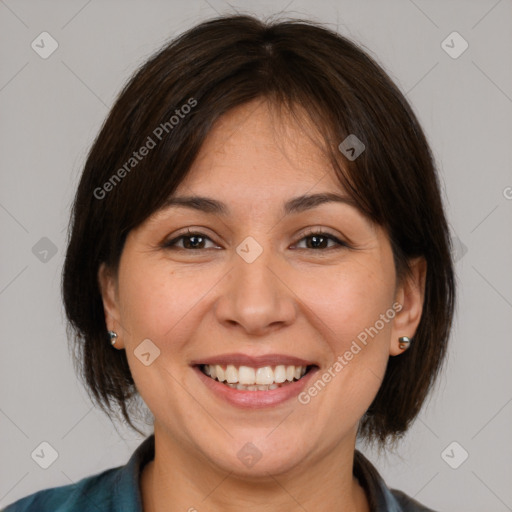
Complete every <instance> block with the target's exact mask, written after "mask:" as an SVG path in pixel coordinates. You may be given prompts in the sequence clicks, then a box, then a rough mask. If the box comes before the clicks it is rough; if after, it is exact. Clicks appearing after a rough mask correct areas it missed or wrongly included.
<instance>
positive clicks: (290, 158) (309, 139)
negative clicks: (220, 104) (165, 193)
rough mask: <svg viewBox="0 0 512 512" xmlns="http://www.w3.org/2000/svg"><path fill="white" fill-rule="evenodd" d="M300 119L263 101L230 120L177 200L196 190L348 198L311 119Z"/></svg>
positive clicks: (216, 131) (221, 124)
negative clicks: (319, 193) (317, 193)
mask: <svg viewBox="0 0 512 512" xmlns="http://www.w3.org/2000/svg"><path fill="white" fill-rule="evenodd" d="M298 115H299V117H294V116H293V115H292V114H289V113H285V112H282V113H281V112H277V111H276V110H275V109H274V108H271V106H269V104H268V103H267V102H266V101H264V100H261V99H258V100H253V101H251V102H250V103H246V104H244V105H242V106H240V107H237V108H235V109H232V110H231V111H229V112H228V113H226V114H224V115H223V116H222V117H221V118H220V119H219V120H218V121H217V122H216V123H215V125H214V126H213V128H212V130H211V131H210V132H209V134H208V136H207V137H206V139H205V141H204V143H203V145H202V147H201V149H200V151H199V153H198V155H197V157H196V159H195V161H194V163H193V165H192V166H191V169H190V171H189V173H188V174H187V176H186V177H185V179H184V180H183V181H182V182H181V183H180V185H179V186H178V188H177V189H176V191H175V194H173V195H182V194H185V193H187V194H188V193H190V192H191V191H192V190H193V191H194V192H195V193H201V192H204V193H206V192H208V193H210V194H213V193H215V194H218V195H226V194H230V195H231V194H233V195H235V196H236V194H241V193H242V192H245V193H247V190H250V191H251V192H252V193H253V194H256V195H261V198H262V199H263V198H267V199H270V197H271V196H274V195H275V194H282V195H287V196H290V195H297V194H299V193H306V192H307V191H309V190H311V189H312V188H315V187H319V186H321V189H322V191H325V190H331V191H333V192H335V191H336V192H343V189H342V187H341V184H340V183H339V180H338V178H337V177H336V174H335V172H334V169H333V168H332V165H331V164H330V162H329V161H328V159H327V157H326V156H325V155H324V154H323V152H322V145H321V138H320V136H319V134H318V131H317V130H316V128H315V127H314V126H313V125H312V123H311V121H310V120H309V119H308V118H307V116H306V115H305V114H301V112H300V111H298ZM312 192H314V190H312Z"/></svg>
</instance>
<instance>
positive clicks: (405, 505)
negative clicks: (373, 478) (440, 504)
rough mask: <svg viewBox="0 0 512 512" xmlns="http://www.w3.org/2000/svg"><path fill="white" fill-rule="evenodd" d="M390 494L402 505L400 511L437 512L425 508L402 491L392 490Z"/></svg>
mask: <svg viewBox="0 0 512 512" xmlns="http://www.w3.org/2000/svg"><path fill="white" fill-rule="evenodd" d="M390 492H391V494H392V495H393V497H394V498H395V500H396V501H397V502H398V504H399V505H400V507H401V509H400V510H402V511H403V512H435V510H432V509H431V508H427V507H425V506H424V505H422V504H421V503H419V502H417V501H416V500H415V499H413V498H411V497H410V496H407V494H405V493H404V492H402V491H399V490H397V489H390Z"/></svg>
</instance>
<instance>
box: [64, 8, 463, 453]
mask: <svg viewBox="0 0 512 512" xmlns="http://www.w3.org/2000/svg"><path fill="white" fill-rule="evenodd" d="M257 98H263V99H267V100H269V103H272V104H273V105H276V106H279V107H286V111H287V112H288V113H293V112H298V111H299V110H300V111H301V112H306V113H307V115H308V116H309V119H310V120H311V121H312V123H313V124H314V125H315V127H316V128H317V130H318V132H319V133H320V134H321V136H322V139H323V147H324V149H325V151H326V153H327V154H328V156H329V159H330V161H331V162H332V165H333V167H334V169H335V170H336V173H337V176H338V177H339V179H340V182H341V183H342V185H343V186H344V188H345V190H346V191H347V193H348V194H350V195H351V196H352V198H353V199H354V200H355V201H356V203H357V205H358V207H359V208H360V209H361V211H362V212H363V213H364V214H366V215H367V216H368V217H369V218H371V219H372V220H373V221H375V222H376V223H378V224H379V225H381V226H383V227H384V228H385V229H386V231H387V233H388V235H389V238H390V241H391V244H392V248H393V254H394V258H395V265H396V269H397V275H398V276H399V277H400V276H403V275H405V274H406V273H407V270H408V266H407V263H408V260H409V259H411V258H415V257H418V256H422V257H424V258H425V259H426V262H427V275H426V287H425V298H424V306H423V314H422V318H421V321H420V324H419V326H418V329H417V332H416V335H415V339H414V342H413V343H412V346H411V348H410V349H409V350H408V351H407V352H406V353H404V354H403V355H401V356H399V357H390V358H389V362H388V366H387V370H386V374H385V377H384V380H383V382H382V385H381V387H380V390H379V392H378V394H377V396H376V398H375V399H374V401H373V403H372V404H371V405H370V407H369V409H368V410H367V412H366V414H365V415H364V417H363V418H362V419H361V422H360V425H359V435H360V437H361V438H364V439H366V440H367V441H378V442H379V443H380V444H381V445H384V444H385V441H386V440H387V439H389V438H391V439H396V438H398V437H399V435H400V434H402V433H403V432H405V431H406V430H407V428H408V426H409V424H410V422H411V421H412V420H413V419H414V418H415V417H416V416H417V414H418V412H419V410H420V408H421V405H422V404H423V402H424V400H425V398H426V396H427V394H428V392H429V391H430V389H431V387H432V384H433V382H434V381H435V379H436V377H437V375H438V373H439V371H440V368H441V365H442V362H443V359H444V356H445V353H446V344H447V340H448V334H449V330H450V326H451V322H452V316H453V309H454V298H455V286H454V274H453V264H452V260H451V252H450V237H449V230H448V226H447V222H446V219H445V214H444V211H443V206H442V200H441V196H440V187H439V183H438V178H437V174H436V170H435V166H434V162H433V158H432V155H431V151H430V148H429V146H428V143H427V141H426V138H425V135H424V133H423V131H422V129H421V127H420V125H419V123H418V120H417V119H416V116H415V114H414V113H413V111H412V109H411V107H410V106H409V104H408V103H407V101H406V99H405V98H404V96H403V95H402V94H401V93H400V91H399V90H398V88H397V87H396V86H395V85H394V84H393V82H392V81H391V80H390V78H389V77H388V76H387V74H386V73H385V72H384V70H383V69H382V68H381V67H380V66H379V65H378V64H377V63H376V62H375V61H374V60H373V59H372V58H371V57H369V56H368V54H367V53H366V52H365V51H363V50H361V49H360V48H359V47H358V46H357V45H356V44H354V43H353V42H351V41H349V40H347V39H346V38H344V37H342V36H340V35H338V34H336V33H335V32H333V31H331V30H329V29H326V28H324V27H322V26H320V25H319V24H315V23H312V22H308V21H303V20H290V21H281V22H277V21H272V22H263V21H260V20H258V19H256V18H253V17H250V16H229V17H219V18H215V19H212V20H208V21H206V22H203V23H200V24H199V25H197V26H195V27H193V28H192V29H190V30H188V31H187V32H185V33H183V34H182V35H180V36H179V37H178V38H176V39H175V40H173V41H171V42H170V43H169V44H168V45H166V46H165V47H164V48H163V49H161V50H160V51H159V52H158V53H156V54H155V55H154V56H152V57H151V58H150V59H149V60H148V61H147V62H146V63H145V64H144V65H143V66H142V67H141V68H140V69H139V70H138V71H137V72H136V73H135V75H134V76H133V77H132V79H131V80H130V81H129V82H128V83H127V85H126V86H125V87H124V88H123V90H122V91H121V93H120V94H119V96H118V98H117V100H116V102H115V104H114V106H113V107H112V109H111V112H110V114H109V115H108V117H107V119H106V121H105V123H104V125H103V127H102V129H101V131H100V133H99V135H98V136H97V138H96V140H95V142H94V144H93V146H92V148H91V150H90V152H89V155H88V158H87V161H86V164H85V168H84V170H83V173H82V176H81V180H80V183H79V186H78V189H77V192H76V197H75V201H74V204H73V208H72V218H71V223H70V231H69V245H68V249H67V254H66V259H65V263H64V270H63V279H62V292H63V299H64V305H65V310H66V314H67V318H68V320H69V327H70V330H71V331H72V334H73V339H74V340H75V341H76V344H74V345H73V347H74V348H75V349H76V360H75V363H76V365H77V368H78V369H79V372H80V375H81V377H82V378H83V379H84V381H85V383H86V386H87V388H88V391H89V394H90V396H91V398H93V399H94V400H95V401H96V403H97V404H98V405H99V406H100V407H101V408H102V409H103V410H104V411H105V412H106V413H107V414H109V415H111V414H112V413H113V412H114V410H115V408H117V407H118V408H119V409H120V411H121V412H122V415H123V417H124V419H125V420H126V421H127V422H128V424H129V425H131V426H132V427H133V428H135V429H136V427H135V426H134V425H133V423H132V421H131V418H130V414H129V410H128V405H129V404H130V403H131V401H132V399H133V398H136V397H137V390H136V388H135V384H134V381H133V379H132V376H131V373H130V369H129V366H128V362H127V358H126V353H125V351H117V350H112V347H111V346H110V344H109V342H108V336H107V330H106V325H105V317H104V312H103V304H102V300H101V294H100V289H99V284H98V277H97V275H98V269H99V266H100V264H101V263H102V262H105V263H106V264H107V266H108V267H109V268H110V269H112V270H113V271H116V270H117V266H118V263H119V260H120V255H121V252H122V250H123V245H124V241H125V239H126V236H127V234H128V233H129V232H130V230H132V229H133V228H135V227H137V226H138V225H139V224H141V223H142V222H143V221H144V220H145V219H147V218H148V217H149V216H150V215H151V214H152V213H154V212H155V211H157V210H158V209H159V208H160V207H162V205H163V204H164V201H165V200H166V198H168V197H169V196H170V195H171V194H172V192H173V191H174V190H175V189H176V187H177V186H178V185H179V183H180V182H181V181H182V180H183V179H184V177H185V176H186V174H187V172H188V170H189V169H190V167H191V164H192V163H193V161H194V158H195V156H196V155H197V153H198V150H199V149H200V147H201V145H202V143H203V141H204V140H205V137H206V136H207V135H208V133H209V131H210V129H211V128H212V126H213V124H214V122H215V121H216V120H217V119H218V118H219V117H220V116H222V115H223V114H225V113H226V112H228V111H229V110H231V109H233V108H234V107H236V106H238V105H242V104H244V103H247V102H248V101H251V100H253V99H257ZM186 105H188V107H187V108H185V106H186ZM350 134H355V135H356V136H357V137H358V138H359V139H360V140H361V141H363V143H364V144H365V146H366V149H365V151H364V152H363V153H362V154H361V155H360V156H359V157H358V158H357V159H355V160H353V161H352V160H351V159H349V158H346V157H345V156H344V155H343V154H342V153H341V152H340V151H339V150H338V144H340V142H341V141H343V140H344V139H345V138H346V137H347V136H348V135H350ZM158 135H159V136H158ZM150 139H151V141H152V142H153V143H154V144H153V145H151V142H150ZM142 147H146V148H149V149H148V150H147V151H144V154H145V156H144V157H143V158H140V159H139V158H138V156H137V157H135V156H134V152H135V151H139V148H142ZM140 152H141V154H142V149H140ZM136 430H137V429H136Z"/></svg>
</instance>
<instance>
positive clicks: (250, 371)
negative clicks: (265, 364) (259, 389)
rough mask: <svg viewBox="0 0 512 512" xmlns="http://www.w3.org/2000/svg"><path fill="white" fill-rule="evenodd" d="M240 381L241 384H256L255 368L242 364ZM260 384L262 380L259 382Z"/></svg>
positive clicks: (239, 371) (239, 374)
mask: <svg viewBox="0 0 512 512" xmlns="http://www.w3.org/2000/svg"><path fill="white" fill-rule="evenodd" d="M238 382H240V384H246V385H250V384H255V383H256V372H255V371H254V368H251V367H250V366H240V368H239V370H238ZM258 384H260V382H258Z"/></svg>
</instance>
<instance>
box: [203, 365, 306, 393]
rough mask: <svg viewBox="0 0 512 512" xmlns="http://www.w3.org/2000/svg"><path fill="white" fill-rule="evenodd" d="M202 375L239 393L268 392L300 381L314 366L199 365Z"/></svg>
mask: <svg viewBox="0 0 512 512" xmlns="http://www.w3.org/2000/svg"><path fill="white" fill-rule="evenodd" d="M198 367H199V369H200V370H201V372H202V373H204V374H205V375H206V376H207V377H209V378H210V379H213V380H216V381H217V382H220V383H221V384H224V385H225V386H229V387H230V388H233V389H238V390H241V391H270V390H273V389H278V388H281V387H284V386H287V385H289V384H292V383H293V382H297V381H299V380H300V379H302V378H303V377H304V376H305V375H306V374H307V373H308V372H309V371H311V370H312V369H313V368H316V366H315V365H309V366H294V365H276V366H262V367H259V368H254V367H251V366H235V365H232V364H228V365H218V364H200V365H198Z"/></svg>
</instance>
